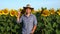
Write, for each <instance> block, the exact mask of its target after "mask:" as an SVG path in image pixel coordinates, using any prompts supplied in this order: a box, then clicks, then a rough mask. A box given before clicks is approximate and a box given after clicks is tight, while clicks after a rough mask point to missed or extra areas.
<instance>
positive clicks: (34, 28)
mask: <svg viewBox="0 0 60 34" xmlns="http://www.w3.org/2000/svg"><path fill="white" fill-rule="evenodd" d="M36 27H37V26H36V25H34V27H33V29H32V32H33V33H34V31H35V30H36Z"/></svg>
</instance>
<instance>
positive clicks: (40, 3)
mask: <svg viewBox="0 0 60 34" xmlns="http://www.w3.org/2000/svg"><path fill="white" fill-rule="evenodd" d="M27 4H30V5H31V6H32V7H34V8H35V9H38V8H39V9H40V8H41V7H47V8H48V9H50V8H55V9H57V8H60V0H0V9H4V8H8V9H19V8H23V6H26V5H27Z"/></svg>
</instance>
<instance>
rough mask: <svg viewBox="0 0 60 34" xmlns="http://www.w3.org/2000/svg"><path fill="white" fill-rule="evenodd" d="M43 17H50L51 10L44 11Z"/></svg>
mask: <svg viewBox="0 0 60 34" xmlns="http://www.w3.org/2000/svg"><path fill="white" fill-rule="evenodd" d="M41 15H42V16H49V15H50V13H49V10H44V11H43V12H42V14H41Z"/></svg>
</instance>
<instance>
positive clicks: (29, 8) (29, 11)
mask: <svg viewBox="0 0 60 34" xmlns="http://www.w3.org/2000/svg"><path fill="white" fill-rule="evenodd" d="M23 8H24V9H25V11H26V13H31V11H32V10H33V9H34V8H32V7H31V6H30V5H29V4H27V5H26V7H23Z"/></svg>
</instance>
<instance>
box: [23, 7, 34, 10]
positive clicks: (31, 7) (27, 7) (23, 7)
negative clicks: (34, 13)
mask: <svg viewBox="0 0 60 34" xmlns="http://www.w3.org/2000/svg"><path fill="white" fill-rule="evenodd" d="M27 8H29V9H31V10H33V9H34V8H32V7H23V9H27Z"/></svg>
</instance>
